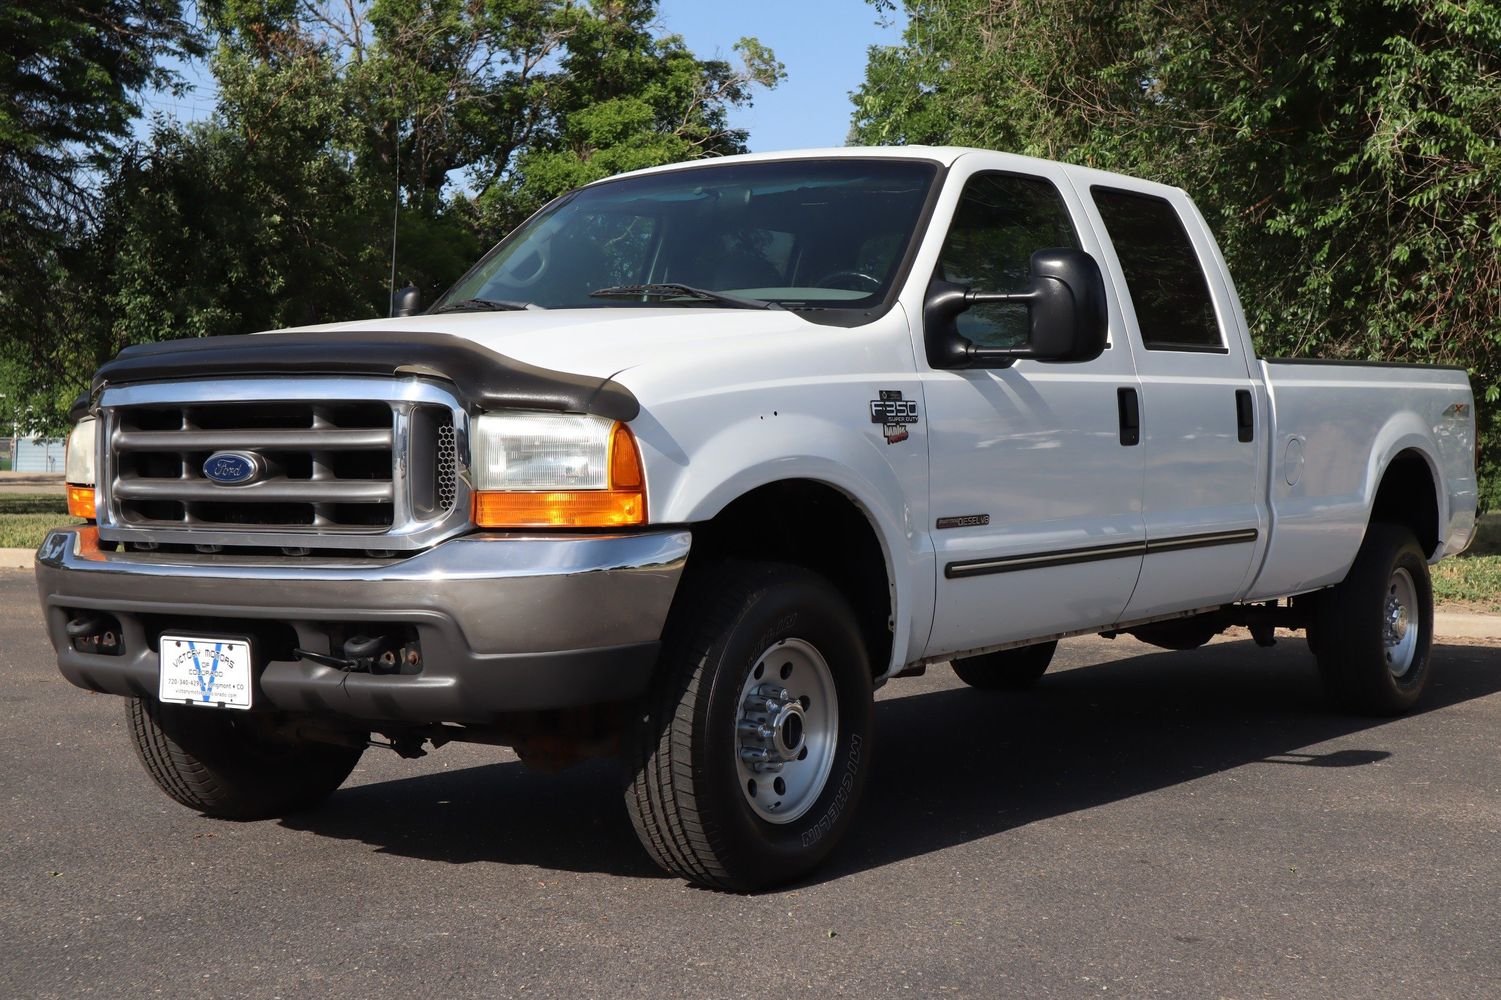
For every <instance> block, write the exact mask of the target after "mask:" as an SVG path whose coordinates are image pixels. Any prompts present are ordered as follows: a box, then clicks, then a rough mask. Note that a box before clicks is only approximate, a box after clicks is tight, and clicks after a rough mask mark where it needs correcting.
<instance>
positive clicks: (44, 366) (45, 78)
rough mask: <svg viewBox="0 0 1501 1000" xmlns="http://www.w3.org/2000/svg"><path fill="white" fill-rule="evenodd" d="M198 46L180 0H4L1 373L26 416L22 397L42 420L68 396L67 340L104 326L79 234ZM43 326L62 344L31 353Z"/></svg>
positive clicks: (73, 343)
mask: <svg viewBox="0 0 1501 1000" xmlns="http://www.w3.org/2000/svg"><path fill="white" fill-rule="evenodd" d="M199 52H201V46H200V43H199V42H198V40H197V38H196V36H195V35H194V33H193V32H192V31H191V30H190V29H189V27H188V26H187V25H186V24H185V23H184V21H183V19H182V3H181V0H74V2H71V3H66V4H60V3H45V2H41V0H13V2H8V3H5V4H0V382H3V383H4V384H6V385H7V387H8V388H9V389H10V390H11V397H12V398H13V399H14V398H15V397H16V396H17V395H19V396H20V397H21V398H22V399H23V409H22V412H21V414H20V416H21V417H22V418H23V420H25V419H26V417H27V410H26V408H25V406H24V403H25V402H29V403H30V404H32V406H31V409H32V411H33V412H32V413H31V416H33V417H35V418H36V419H37V420H40V421H42V422H46V421H47V420H48V419H49V418H50V417H51V416H52V415H54V414H55V413H56V412H57V409H58V407H59V405H65V404H61V403H60V401H61V399H62V397H63V396H65V395H66V394H67V393H68V391H69V390H70V388H72V387H73V386H76V384H77V381H78V379H77V378H76V377H71V376H70V374H69V371H68V369H69V368H70V367H72V366H74V365H75V364H76V363H77V362H76V361H73V360H72V358H73V357H74V354H73V352H74V350H75V349H81V348H82V347H83V346H84V344H85V343H86V341H87V340H88V339H89V338H88V334H87V332H86V331H88V330H90V329H93V328H97V326H98V323H99V312H98V309H99V306H100V304H101V298H100V296H99V295H98V294H97V289H98V279H99V278H100V273H99V269H98V266H97V261H95V260H93V259H92V256H91V254H90V253H89V252H88V251H87V249H86V248H85V247H84V246H83V244H84V243H86V242H87V241H88V240H89V238H90V235H91V232H92V230H93V227H94V226H95V224H96V223H97V221H98V212H97V207H98V204H99V192H98V186H99V179H100V178H101V177H102V176H104V175H106V174H107V172H108V171H109V170H110V169H111V167H112V165H113V163H114V162H115V160H116V158H117V157H118V156H119V155H120V152H121V143H122V142H123V141H124V140H125V139H126V137H127V136H128V135H129V132H130V127H131V122H132V120H133V119H135V118H136V117H137V116H138V115H139V114H140V107H139V104H138V101H137V98H138V96H139V95H140V94H141V93H142V92H143V91H145V90H148V89H151V88H171V87H173V86H175V85H177V78H176V76H175V75H174V74H173V73H172V72H171V71H170V70H168V69H167V68H165V66H164V65H163V62H162V60H163V59H164V58H165V57H168V56H184V55H193V54H197V53H199ZM42 336H46V337H48V338H51V339H52V340H53V341H54V342H56V343H57V344H58V349H57V350H56V351H54V352H52V353H51V356H50V357H46V358H35V357H32V356H30V352H29V351H28V350H27V349H26V348H27V346H28V345H29V344H31V343H32V342H33V341H34V340H36V339H37V338H39V337H42ZM90 357H91V355H89V354H84V355H82V356H81V357H80V359H79V360H82V362H83V363H85V364H86V363H87V360H88V359H89V358H90ZM39 363H40V365H39ZM17 390H20V392H19V393H17ZM73 391H76V389H74V390H73Z"/></svg>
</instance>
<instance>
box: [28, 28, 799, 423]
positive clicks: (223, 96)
mask: <svg viewBox="0 0 1501 1000" xmlns="http://www.w3.org/2000/svg"><path fill="white" fill-rule="evenodd" d="M135 2H139V3H145V2H148V0H135ZM155 2H166V0H155ZM197 9H198V11H199V12H200V13H201V14H202V15H203V17H204V18H205V20H206V25H207V30H208V34H209V36H210V39H211V41H212V43H213V48H212V55H211V58H210V66H211V68H212V71H213V74H214V78H215V82H216V84H217V98H216V108H215V111H214V114H213V116H212V117H211V118H210V119H209V120H207V121H204V122H198V123H194V124H188V125H182V124H178V123H175V122H165V121H162V122H158V123H157V124H156V127H155V129H154V130H153V133H152V136H151V139H150V141H149V142H148V143H146V144H144V145H142V146H140V147H139V148H135V149H130V150H123V151H117V152H116V154H115V155H114V156H113V157H112V158H111V160H110V161H109V162H108V164H101V167H102V168H103V169H102V172H101V174H100V176H101V177H102V178H103V183H102V184H101V205H102V207H103V211H101V212H98V213H94V214H92V215H91V216H89V218H88V220H87V221H86V224H83V225H80V226H79V227H78V229H77V232H78V241H77V242H78V246H77V252H76V253H75V254H74V255H73V258H72V259H71V260H70V261H69V262H67V264H66V266H63V267H60V268H59V269H58V270H56V271H55V272H54V273H53V274H51V275H50V276H49V277H50V283H51V288H50V291H51V292H52V293H53V297H54V299H55V300H56V301H70V302H73V303H74V304H75V305H76V309H75V312H76V315H73V316H70V317H69V318H68V319H67V321H66V322H65V323H64V324H63V326H64V328H65V330H66V332H65V334H63V335H59V332H58V330H57V327H56V326H52V327H49V328H44V327H24V326H21V325H20V324H11V323H8V322H7V321H6V319H5V318H3V317H0V337H4V339H5V341H6V342H7V343H8V345H9V349H10V356H11V360H12V364H11V366H10V377H9V379H8V381H9V383H10V385H11V387H12V389H13V390H15V389H18V390H19V391H20V392H21V394H22V395H23V396H24V397H25V398H27V399H29V400H30V401H31V402H32V404H33V416H34V417H35V418H36V419H37V420H38V421H39V422H43V423H51V424H53V425H55V424H56V423H57V421H58V420H59V419H60V418H59V416H58V414H59V413H60V409H61V407H62V406H63V405H65V401H66V400H68V399H71V397H72V395H73V394H75V393H76V392H77V391H78V388H80V387H81V386H82V385H83V384H84V382H85V381H86V379H87V377H88V374H89V372H90V371H92V369H93V367H95V366H96V365H97V364H98V363H100V362H102V361H104V360H107V359H108V358H109V357H111V356H113V355H114V354H115V353H117V352H118V351H119V350H120V348H122V347H124V346H126V345H128V344H132V343H139V342H142V341H148V340H158V339H165V338H170V337H184V336H209V335H215V334H225V333H248V332H252V331H256V330H263V329H271V328H276V327H280V326H289V325H297V324H303V323H313V322H320V321H326V320H336V319H357V318H360V317H364V316H376V315H384V314H385V313H386V311H387V308H388V302H389V299H388V295H389V278H390V271H389V268H390V256H389V255H390V241H391V225H392V215H393V209H394V208H396V206H397V205H398V203H399V218H400V222H399V240H398V243H399V247H400V251H399V266H398V272H399V273H398V280H399V281H400V282H403V283H404V282H407V281H411V282H414V283H416V284H418V285H419V286H420V287H421V288H422V289H423V291H424V294H425V295H428V296H431V295H432V294H433V293H435V292H436V291H438V290H440V289H442V288H444V287H446V286H447V285H448V284H449V283H451V282H452V281H453V280H454V279H455V278H457V277H458V276H459V274H461V273H462V272H463V270H464V269H465V268H466V267H467V266H468V265H469V264H470V263H472V262H473V260H474V259H475V258H476V257H477V256H478V255H479V253H480V252H481V250H482V249H483V248H484V247H485V246H486V245H488V244H489V243H491V242H493V241H494V240H496V239H498V238H499V237H500V236H502V235H503V234H504V233H505V232H507V231H508V230H509V229H511V228H513V227H514V226H515V225H516V224H517V223H518V222H520V221H521V220H522V219H524V218H525V217H526V216H527V215H529V214H530V213H531V212H533V211H535V210H536V209H537V208H539V207H540V206H541V205H542V204H543V203H544V202H545V201H547V200H548V199H550V198H551V197H553V196H555V195H557V194H560V193H562V192H563V191H566V190H568V189H569V188H572V187H574V186H577V185H578V184H581V183H584V182H587V181H590V180H594V179H597V178H599V177H603V176H607V175H609V174H611V173H615V172H618V171H621V170H627V169H634V168H637V167H646V166H654V165H658V164H664V163H671V162H676V161H680V160H685V159H693V158H696V157H703V156H718V155H724V154H727V153H735V152H741V151H743V150H744V148H745V134H744V133H743V132H742V131H739V130H736V129H733V128H731V127H730V126H729V124H728V114H729V111H730V110H731V109H732V108H734V107H736V106H740V105H745V104H748V103H749V102H750V101H751V99H752V97H753V94H754V90H755V88H757V87H772V86H775V85H776V83H777V82H778V81H779V80H780V79H781V78H782V77H783V75H784V74H783V69H782V66H781V64H780V63H778V62H777V61H776V58H775V56H774V55H773V54H772V53H771V52H770V50H768V49H766V48H765V47H764V46H762V45H761V44H760V43H759V42H757V41H756V40H755V39H742V40H741V41H740V42H739V43H737V44H736V45H735V46H734V51H735V53H736V56H737V60H736V61H735V62H733V63H732V62H730V61H726V60H723V59H700V58H699V57H697V56H696V55H694V54H693V53H692V52H691V51H689V50H688V48H687V47H686V45H685V44H684V43H683V41H682V39H681V38H679V37H677V36H672V35H667V36H663V35H660V34H658V33H657V32H656V30H655V28H654V20H655V16H656V5H655V0H592V2H584V0H200V2H199V3H198V5H197ZM157 72H159V71H157ZM75 218H77V216H76V215H75Z"/></svg>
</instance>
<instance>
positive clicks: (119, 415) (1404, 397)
mask: <svg viewBox="0 0 1501 1000" xmlns="http://www.w3.org/2000/svg"><path fill="white" fill-rule="evenodd" d="M403 311H406V310H403ZM1472 407H1473V399H1472V396H1471V391H1470V386H1469V383H1468V380H1467V378H1466V376H1465V373H1464V372H1462V371H1452V370H1443V369H1438V368H1424V367H1402V366H1393V365H1378V364H1363V363H1362V364H1350V363H1345V364H1336V363H1307V362H1301V361H1299V362H1292V361H1277V360H1272V359H1264V358H1258V357H1257V356H1256V354H1255V351H1254V350H1253V348H1252V346H1251V341H1250V338H1249V336H1248V333H1247V330H1246V325H1245V320H1244V318H1243V316H1242V313H1241V307H1240V304H1239V302H1238V300H1237V298H1236V293H1235V286H1234V284H1233V283H1232V282H1231V279H1230V275H1229V274H1228V273H1227V272H1226V269H1225V264H1224V261H1223V260H1222V258H1221V256H1220V254H1219V252H1218V250H1217V249H1216V246H1215V243H1214V240H1213V238H1212V237H1211V235H1210V233H1209V231H1208V229H1207V228H1206V226H1205V223H1204V220H1203V219H1202V218H1201V216H1200V215H1199V213H1198V211H1197V210H1196V209H1195V208H1194V205H1193V202H1192V201H1190V200H1189V198H1188V196H1187V195H1186V194H1184V193H1183V192H1182V191H1180V190H1177V189H1175V188H1170V187H1164V186H1162V185H1158V184H1153V183H1149V182H1146V181H1142V180H1136V179H1133V178H1129V177H1123V176H1119V175H1116V174H1109V173H1102V172H1100V171H1097V170H1090V169H1084V168H1081V167H1075V166H1067V165H1063V164H1058V163H1052V162H1046V161H1042V160H1035V159H1027V158H1023V157H1018V156H1010V155H1006V154H1002V153H994V152H986V151H981V150H970V149H949V148H916V147H914V148H904V149H841V150H820V151H812V152H806V153H783V154H775V155H755V156H744V157H731V158H726V159H722V160H716V161H713V162H709V163H695V164H687V165H682V166H676V167H668V168H661V169H654V170H648V171H642V172H639V173H634V174H629V175H625V176H622V177H616V178H612V179H610V180H606V181H601V182H599V183H596V184H591V185H589V186H587V187H584V188H582V189H580V190H578V191H575V192H572V193H571V194H568V195H566V196H564V197H562V198H559V199H557V200H556V201H554V202H553V203H551V204H550V205H548V206H547V207H546V208H544V209H543V210H542V211H540V212H539V213H537V215H535V216H534V217H532V218H531V219H530V220H529V221H528V222H526V224H524V225H523V226H522V227H521V228H519V229H518V230H517V231H516V232H515V233H513V234H512V235H511V236H510V237H508V238H507V239H506V240H505V241H504V242H502V243H501V244H500V245H499V246H497V247H496V248H495V249H494V250H493V251H492V252H491V253H490V254H488V255H487V256H486V257H485V258H484V259H483V260H481V261H480V262H479V264H477V265H476V266H475V267H474V269H473V270H472V271H470V272H469V274H468V275H466V276H465V277H464V278H463V279H461V280H460V281H459V282H458V284H457V285H455V287H454V288H453V289H451V290H450V291H449V292H448V293H446V294H445V295H444V296H443V297H442V298H441V299H440V300H439V301H438V302H437V303H436V304H435V305H434V306H433V307H432V308H430V309H428V310H427V311H426V312H424V313H422V314H421V315H398V316H395V317H393V318H391V319H388V320H379V321H360V322H354V323H343V324H335V325H329V326H322V327H317V328H314V329H307V330H297V331H279V332H276V333H273V334H267V335H257V336H250V337H225V338H216V339H210V340H199V341H178V342H171V343H161V344H154V345H150V346H144V347H136V348H131V349H129V350H126V351H124V352H123V353H122V354H121V355H120V357H119V358H118V359H116V360H115V361H113V362H111V363H110V364H108V365H106V366H105V367H104V368H103V369H101V370H100V372H99V373H98V374H97V376H96V378H95V380H94V383H93V388H92V392H91V393H90V394H89V395H88V397H87V398H86V399H84V400H81V402H80V406H79V407H78V408H77V416H78V418H79V422H78V424H77V426H76V428H75V430H74V432H73V434H72V436H71V450H70V452H69V458H68V470H69V482H70V484H71V485H70V487H69V490H70V498H71V503H72V504H73V507H74V509H75V510H76V511H77V512H78V513H79V514H81V515H83V516H85V517H86V518H88V519H89V520H90V522H91V523H89V524H87V525H86V526H82V527H75V528H68V529H64V530H59V531H56V532H54V533H52V534H51V535H50V536H49V537H48V538H47V539H46V541H45V542H44V543H43V545H42V546H41V549H40V551H39V553H38V562H37V581H38V586H39V589H40V594H41V599H42V604H43V607H44V609H45V612H46V619H47V624H48V628H49V631H50V634H51V639H52V642H53V645H54V646H55V647H56V650H57V654H58V662H59V665H60V668H61V670H62V672H63V674H64V675H65V676H66V677H67V678H68V679H69V680H70V681H72V682H73V683H75V684H77V685H79V686H81V687H85V688H89V689H92V690H95V691H105V692H112V693H114V694H119V695H123V696H125V697H126V698H127V699H128V702H127V707H128V717H129V721H130V731H131V733H132V736H133V738H134V742H135V745H136V749H137V750H138V751H139V753H140V756H141V759H142V760H143V762H144V763H145V765H146V767H147V769H148V771H149V772H150V774H151V776H152V777H153V778H154V779H155V780H156V782H157V783H158V784H159V785H160V786H161V788H162V789H163V790H164V791H166V792H167V794H169V795H170V796H172V797H173V798H175V799H176V800H178V801H179V802H181V803H183V804H185V805H187V806H190V807H192V808H194V809H197V810H200V811H201V812H203V813H205V814H208V815H211V816H224V817H239V818H249V817H264V816H274V815H280V814H284V813H286V812H289V811H292V810H295V809H299V808H306V807H308V806H309V805H311V804H313V803H315V802H316V801H318V800H319V799H321V798H322V797H323V796H326V795H328V794H329V793H331V792H333V791H334V790H335V789H336V788H337V787H338V786H339V785H340V783H341V782H343V781H344V779H345V778H346V777H347V776H348V775H349V773H350V771H351V769H352V768H353V767H354V765H355V763H356V761H357V759H358V758H359V756H360V754H361V753H362V751H364V750H365V748H366V747H367V746H371V745H385V746H390V747H392V748H394V749H395V750H397V751H399V752H400V753H402V754H403V755H408V756H416V755H419V754H421V753H422V752H424V750H425V749H426V748H427V747H429V746H432V747H436V746H440V745H442V744H443V743H446V742H450V741H454V740H462V741H474V742H482V743H491V744H499V745H507V746H512V747H514V748H515V749H516V751H517V753H518V754H519V755H520V756H521V757H522V759H524V760H526V761H528V762H529V763H532V764H536V765H540V766H542V767H559V766H565V765H567V764H569V763H571V762H573V761H574V760H577V759H579V758H581V757H584V756H589V755H597V754H615V755H618V756H620V757H622V758H623V759H624V760H625V761H626V762H627V763H628V766H629V780H628V782H627V785H626V788H625V802H626V806H627V808H628V810H629V812H630V815H631V817H632V819H633V821H634V823H635V826H636V829H637V831H638V833H639V835H640V838H641V841H642V843H643V844H644V845H645V847H646V849H647V851H649V852H650V854H651V855H652V857H653V858H654V859H655V860H656V861H657V862H658V863H659V864H660V865H661V866H662V867H664V868H665V869H667V870H668V871H670V872H675V873H677V874H678V875H680V876H682V877H683V878H686V879H689V880H691V881H693V882H697V883H700V884H703V885H707V886H714V887H719V888H726V889H733V890H747V889H754V888H758V887H763V886H768V885H772V884H775V883H779V882H785V881H788V880H793V879H796V878H798V877H800V876H802V875H804V874H805V873H807V872H808V871H810V870H811V869H812V868H813V867H814V866H815V865H817V864H818V863H819V862H820V861H822V860H823V859H824V857H825V856H826V855H827V854H828V853H829V851H830V850H831V849H832V848H833V846H834V844H835V843H836V842H837V841H838V840H839V838H840V836H841V835H842V834H843V832H844V831H845V830H846V828H847V827H848V826H849V824H850V822H851V820H852V817H853V816H854V813H855V807H856V803H857V802H858V800H859V798H860V794H861V789H862V787H863V785H864V784H865V782H866V780H867V779H868V778H869V776H870V774H871V762H872V759H873V753H872V751H873V747H872V713H873V708H872V691H873V690H874V689H875V688H876V687H878V686H880V685H881V684H883V683H885V682H886V681H888V680H890V679H892V678H895V677H900V676H902V675H904V674H913V673H917V672H920V671H921V670H922V669H923V668H924V667H925V665H927V664H930V663H936V662H942V661H949V662H952V663H953V666H954V670H955V671H956V673H957V674H958V676H959V677H960V678H961V679H962V680H963V681H965V682H966V683H968V684H970V685H973V686H975V687H978V688H990V689H1021V688H1025V687H1027V686H1028V685H1030V684H1032V683H1033V682H1035V681H1036V680H1037V679H1038V678H1039V677H1040V676H1041V675H1042V673H1043V672H1044V671H1045V670H1046V669H1047V666H1048V661H1049V659H1050V657H1051V656H1052V654H1053V650H1054V647H1055V645H1056V643H1057V640H1059V639H1060V638H1063V637H1066V636H1070V635H1077V634H1083V633H1092V632H1104V633H1129V634H1132V635H1134V636H1136V637H1138V638H1139V639H1142V640H1144V641H1147V642H1151V643H1155V644H1158V645H1162V646H1166V647H1169V648H1175V649H1187V648H1192V647H1194V646H1198V645H1201V644H1203V643H1204V642H1206V641H1207V640H1208V639H1209V638H1210V637H1211V636H1213V635H1214V634H1216V633H1217V632H1219V631H1221V630H1223V629H1225V628H1226V627H1228V626H1231V625H1245V626H1249V627H1250V629H1251V632H1252V634H1253V635H1254V636H1255V637H1256V638H1257V639H1258V640H1259V641H1263V642H1268V641H1270V636H1271V632H1272V630H1273V629H1274V628H1279V627H1280V628H1289V629H1307V630H1308V641H1309V645H1310V647H1312V649H1313V651H1314V653H1315V654H1316V659H1317V663H1318V667H1319V669H1320V670H1321V671H1322V673H1323V675H1324V678H1325V680H1326V681H1327V684H1328V687H1329V690H1330V691H1331V694H1332V697H1333V699H1334V702H1335V704H1336V705H1337V706H1338V707H1341V708H1344V709H1349V710H1358V711H1366V712H1377V713H1391V712H1399V711H1402V710H1404V709H1406V708H1408V707H1409V706H1411V705H1412V704H1413V703H1414V701H1415V700H1416V699H1417V698H1418V697H1419V696H1420V695H1421V693H1422V691H1423V689H1424V687H1425V685H1426V684H1427V682H1428V678H1429V673H1430V662H1429V646H1430V641H1431V637H1432V622H1433V614H1432V594H1431V590H1430V585H1429V575H1428V567H1429V565H1431V564H1432V563H1434V562H1436V561H1438V560H1439V559H1441V558H1443V557H1444V556H1446V555H1450V554H1453V553H1456V552H1458V551H1460V550H1462V549H1463V548H1464V547H1465V546H1466V545H1467V544H1468V542H1469V540H1470V537H1471V534H1472V532H1473V530H1474V524H1475V511H1476V479H1475V465H1474V457H1475V456H1474V449H1475V422H1474V413H1473V409H1472ZM374 736H379V737H381V739H379V740H375V741H373V737H374ZM369 821H370V822H371V823H379V822H381V819H380V817H378V816H371V817H370V819H369Z"/></svg>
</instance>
